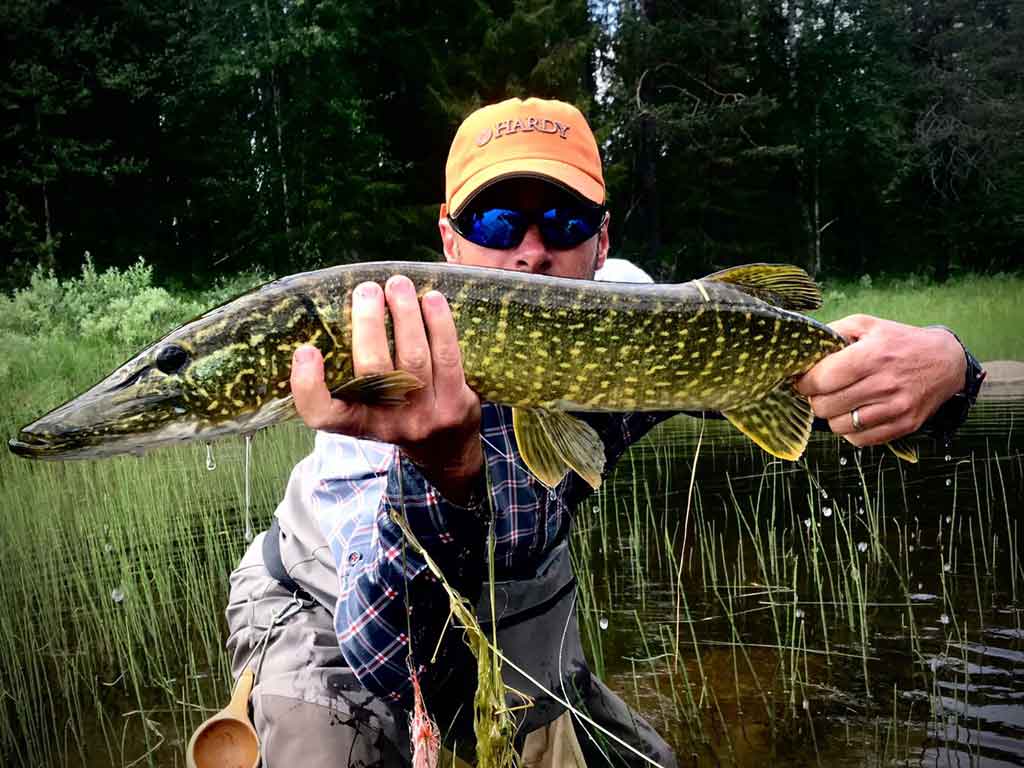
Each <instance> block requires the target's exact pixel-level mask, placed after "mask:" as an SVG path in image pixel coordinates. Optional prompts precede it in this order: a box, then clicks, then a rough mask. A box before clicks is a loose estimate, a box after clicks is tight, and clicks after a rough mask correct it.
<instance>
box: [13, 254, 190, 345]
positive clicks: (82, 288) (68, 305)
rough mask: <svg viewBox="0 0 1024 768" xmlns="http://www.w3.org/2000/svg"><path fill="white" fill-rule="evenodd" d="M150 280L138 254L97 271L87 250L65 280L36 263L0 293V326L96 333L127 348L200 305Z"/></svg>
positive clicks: (41, 332)
mask: <svg viewBox="0 0 1024 768" xmlns="http://www.w3.org/2000/svg"><path fill="white" fill-rule="evenodd" d="M152 283H153V267H152V266H150V265H148V264H146V263H145V261H143V260H142V259H139V261H137V262H136V263H135V264H133V265H131V266H130V267H128V268H126V269H118V268H117V267H111V268H109V269H105V270H103V271H97V270H96V267H95V265H94V264H93V261H92V259H91V258H90V257H88V256H87V257H86V260H85V263H84V264H83V265H82V271H81V274H80V275H79V276H78V277H74V278H70V279H67V280H60V279H58V278H57V277H56V276H55V275H54V274H53V272H44V271H43V270H41V269H37V270H36V271H35V272H34V273H33V274H32V277H31V280H30V283H29V285H28V287H27V288H23V289H21V290H19V291H16V292H15V293H14V295H13V296H11V297H4V298H3V299H0V302H2V303H0V332H5V331H6V332H8V333H12V334H20V335H23V336H51V335H60V336H64V337H67V338H75V337H82V338H85V339H91V338H95V339H102V340H106V341H109V342H113V343H115V344H117V345H118V346H121V347H124V348H130V347H133V346H138V345H141V344H143V343H145V342H147V341H152V340H153V339H154V338H156V337H157V336H159V335H160V334H162V333H164V332H166V331H168V330H170V329H171V328H174V327H175V326H177V325H179V324H181V323H183V322H185V321H186V320H188V319H189V318H191V317H193V316H195V315H197V314H198V313H199V312H200V310H201V309H202V305H200V304H199V302H197V301H194V300H190V299H187V298H181V297H175V296H172V295H171V294H170V293H168V292H167V291H166V290H165V289H163V288H158V287H156V286H154V285H153V284H152Z"/></svg>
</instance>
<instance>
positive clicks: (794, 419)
mask: <svg viewBox="0 0 1024 768" xmlns="http://www.w3.org/2000/svg"><path fill="white" fill-rule="evenodd" d="M722 415H723V416H725V418H727V419H728V420H729V421H730V422H732V425H733V426H734V427H736V429H738V430H739V431H740V432H742V433H743V434H745V435H746V436H747V437H749V438H750V439H751V440H753V441H754V442H755V443H757V444H758V445H759V446H761V447H762V448H764V449H765V450H766V451H768V453H770V454H771V455H772V456H777V457H779V458H780V459H786V460H788V461H796V460H797V459H799V458H800V457H801V456H802V455H803V453H804V449H806V448H807V441H808V440H810V437H811V425H812V424H813V423H814V413H813V412H812V411H811V402H810V400H808V399H807V398H806V397H804V396H803V395H801V394H800V393H799V392H797V391H796V390H795V389H793V385H792V383H790V382H789V381H787V382H785V383H783V384H782V385H781V386H779V387H778V388H777V389H775V390H773V391H771V392H769V393H768V394H767V395H765V396H764V397H762V398H761V399H760V400H755V401H754V402H752V403H747V404H746V405H741V406H739V407H738V408H730V409H729V410H727V411H722Z"/></svg>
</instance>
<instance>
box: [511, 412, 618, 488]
mask: <svg viewBox="0 0 1024 768" xmlns="http://www.w3.org/2000/svg"><path fill="white" fill-rule="evenodd" d="M512 427H513V429H514V430H515V435H516V443H517V445H518V446H519V453H520V455H521V456H522V457H523V463H524V464H526V467H527V469H529V470H530V472H532V473H533V475H534V476H535V477H536V478H537V479H538V480H540V482H542V483H543V484H544V485H546V486H547V487H548V488H554V487H555V486H556V485H558V483H559V481H561V479H562V478H563V477H565V475H566V474H567V473H568V472H569V470H570V469H571V470H573V471H575V472H576V474H578V475H579V476H580V477H582V478H583V479H584V480H586V481H587V483H588V484H589V485H590V487H591V488H597V487H598V486H600V485H601V473H602V472H603V471H604V443H603V442H601V438H600V437H599V436H598V434H597V432H595V431H594V428H593V427H591V426H590V425H589V424H587V423H586V422H583V421H580V420H579V419H577V418H576V417H575V416H570V415H569V414H567V413H562V412H561V411H549V410H545V409H542V408H533V409H530V410H526V409H523V408H513V409H512Z"/></svg>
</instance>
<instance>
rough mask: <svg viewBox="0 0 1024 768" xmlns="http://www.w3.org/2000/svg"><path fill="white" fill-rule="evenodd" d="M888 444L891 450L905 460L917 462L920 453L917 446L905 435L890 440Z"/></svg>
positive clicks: (912, 462)
mask: <svg viewBox="0 0 1024 768" xmlns="http://www.w3.org/2000/svg"><path fill="white" fill-rule="evenodd" d="M886 445H887V446H888V447H889V450H890V451H892V452H893V453H894V454H896V455H897V456H898V457H899V458H901V459H903V461H906V462H909V463H911V464H917V460H918V454H917V446H916V445H914V444H913V443H912V442H910V440H908V439H907V438H905V437H900V438H897V439H896V440H890V441H889V442H888V443H886Z"/></svg>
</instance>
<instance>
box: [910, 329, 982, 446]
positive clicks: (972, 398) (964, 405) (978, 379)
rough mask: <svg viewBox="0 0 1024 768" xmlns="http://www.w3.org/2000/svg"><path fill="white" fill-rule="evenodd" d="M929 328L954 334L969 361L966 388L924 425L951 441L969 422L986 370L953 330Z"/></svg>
mask: <svg viewBox="0 0 1024 768" xmlns="http://www.w3.org/2000/svg"><path fill="white" fill-rule="evenodd" d="M928 327H929V328H941V329H942V330H944V331H948V332H949V333H951V334H953V338H954V339H956V340H957V343H959V344H960V348H961V349H963V351H964V359H965V360H966V361H967V371H966V373H965V374H964V388H963V389H962V390H960V391H959V392H957V393H956V394H955V395H953V396H952V397H951V398H949V400H947V401H946V402H944V403H943V404H942V405H941V406H939V409H938V410H937V411H936V412H935V413H934V414H932V417H931V418H930V419H928V421H926V422H925V424H924V429H925V430H927V431H929V432H932V433H934V434H936V435H938V436H942V437H944V438H945V439H947V440H948V439H949V438H950V436H952V434H953V432H955V431H956V430H957V429H959V427H960V426H961V425H962V424H963V423H964V422H965V421H967V414H968V413H969V412H970V410H971V406H972V405H974V403H975V402H977V400H978V393H979V392H980V391H981V385H982V382H984V381H985V375H986V372H985V369H984V368H982V367H981V363H979V362H978V358H976V357H975V356H974V355H972V354H971V352H970V350H969V349H967V347H966V346H964V343H963V342H962V341H960V337H959V336H957V335H956V332H955V331H953V330H952V329H951V328H947V327H946V326H944V325H930V326H928Z"/></svg>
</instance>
